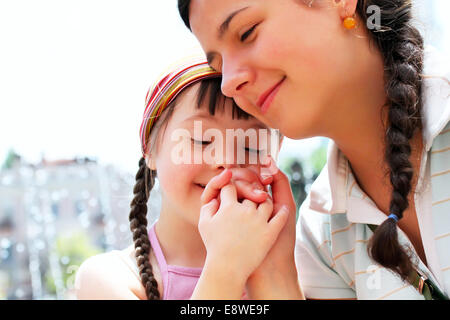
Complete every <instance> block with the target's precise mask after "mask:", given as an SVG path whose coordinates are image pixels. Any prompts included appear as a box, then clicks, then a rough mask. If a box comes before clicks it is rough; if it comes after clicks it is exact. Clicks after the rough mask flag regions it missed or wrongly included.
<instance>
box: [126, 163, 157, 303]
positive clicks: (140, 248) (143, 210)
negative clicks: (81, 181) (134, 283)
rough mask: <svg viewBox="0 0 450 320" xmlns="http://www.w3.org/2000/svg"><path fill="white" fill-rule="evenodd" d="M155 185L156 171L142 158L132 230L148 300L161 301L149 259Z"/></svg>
mask: <svg viewBox="0 0 450 320" xmlns="http://www.w3.org/2000/svg"><path fill="white" fill-rule="evenodd" d="M149 176H150V177H149ZM154 183H155V171H153V170H150V169H149V168H148V167H147V165H146V163H145V159H144V158H143V157H142V158H141V159H140V160H139V170H138V172H137V173H136V184H135V185H134V188H133V193H134V198H133V200H132V201H131V204H130V207H131V210H130V215H129V219H130V230H131V232H132V233H133V242H134V248H135V256H136V262H137V265H138V268H139V274H140V277H141V283H142V285H143V286H144V288H145V293H146V295H147V299H148V300H159V299H160V295H159V291H158V283H157V282H156V280H155V277H154V276H153V268H152V266H151V264H150V259H149V258H150V250H151V245H150V241H149V239H148V233H147V201H148V198H149V193H150V191H151V189H152V188H153V185H154Z"/></svg>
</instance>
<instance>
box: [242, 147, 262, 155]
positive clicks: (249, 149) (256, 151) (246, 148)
mask: <svg viewBox="0 0 450 320" xmlns="http://www.w3.org/2000/svg"><path fill="white" fill-rule="evenodd" d="M245 151H248V152H252V153H258V154H259V153H261V152H263V151H264V150H259V149H252V148H248V147H245Z"/></svg>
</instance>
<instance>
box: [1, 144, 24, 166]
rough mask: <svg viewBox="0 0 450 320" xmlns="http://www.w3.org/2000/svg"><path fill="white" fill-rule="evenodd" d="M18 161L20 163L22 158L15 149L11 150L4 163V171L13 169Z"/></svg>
mask: <svg viewBox="0 0 450 320" xmlns="http://www.w3.org/2000/svg"><path fill="white" fill-rule="evenodd" d="M17 161H20V156H19V155H18V154H17V153H16V152H15V151H14V150H13V149H9V151H8V153H7V154H6V157H5V160H4V161H3V164H2V170H6V169H11V168H12V167H13V166H14V163H16V162H17Z"/></svg>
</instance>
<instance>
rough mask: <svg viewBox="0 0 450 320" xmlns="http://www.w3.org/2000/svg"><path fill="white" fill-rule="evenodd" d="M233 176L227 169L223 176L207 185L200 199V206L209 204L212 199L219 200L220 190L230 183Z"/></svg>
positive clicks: (215, 178)
mask: <svg viewBox="0 0 450 320" xmlns="http://www.w3.org/2000/svg"><path fill="white" fill-rule="evenodd" d="M232 175H233V174H232V172H231V171H230V170H228V169H225V170H224V171H223V172H222V173H221V174H219V175H218V176H215V177H214V178H212V179H211V180H210V181H209V182H208V184H207V185H206V187H205V190H203V193H202V195H201V197H200V204H201V205H204V204H207V203H208V202H210V201H211V200H212V199H214V198H217V196H218V195H219V194H220V189H222V188H223V187H224V186H225V185H227V184H228V183H229V182H230V180H231V177H232Z"/></svg>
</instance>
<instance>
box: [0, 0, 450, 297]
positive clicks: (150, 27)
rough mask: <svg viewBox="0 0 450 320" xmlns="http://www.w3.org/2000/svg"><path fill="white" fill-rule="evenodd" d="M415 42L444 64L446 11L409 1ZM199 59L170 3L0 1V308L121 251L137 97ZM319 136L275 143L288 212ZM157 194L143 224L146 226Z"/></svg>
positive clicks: (40, 293) (422, 0)
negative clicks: (174, 67) (185, 60)
mask: <svg viewBox="0 0 450 320" xmlns="http://www.w3.org/2000/svg"><path fill="white" fill-rule="evenodd" d="M413 1H414V2H415V6H416V22H417V25H418V27H419V28H420V29H421V30H422V32H423V34H424V36H425V39H426V42H427V43H428V44H431V45H433V46H435V47H437V48H438V49H440V50H441V51H442V52H444V53H445V54H446V55H447V56H449V54H450V19H448V14H449V13H450V1H449V0H413ZM199 53H201V49H200V47H199V45H198V43H197V41H196V40H195V38H194V37H193V36H192V35H191V34H190V33H189V31H188V30H187V29H186V28H185V27H184V25H183V23H182V22H181V20H180V18H179V17H178V11H177V8H176V0H164V1H156V0H132V1H123V0H121V1H118V0H77V1H68V0H53V1H50V0H40V1H36V0H10V1H5V0H0V299H73V298H74V294H73V282H74V278H75V273H76V271H77V269H78V267H79V265H80V264H81V262H82V261H84V260H85V259H87V258H88V257H90V256H91V255H94V254H98V253H100V252H105V251H110V250H112V249H123V248H125V247H127V246H128V245H130V244H131V243H132V242H131V232H130V230H129V223H128V214H129V212H128V210H129V202H130V200H131V195H132V187H133V185H134V174H135V172H136V170H137V168H138V160H139V158H140V146H139V126H140V122H141V117H142V113H143V111H144V99H145V94H146V92H147V90H148V88H149V86H150V85H151V84H152V82H153V81H154V80H155V79H156V78H158V76H159V75H160V74H161V73H162V72H163V71H165V70H166V68H167V67H168V66H169V65H171V64H172V63H173V62H174V61H177V60H179V59H180V58H181V57H183V56H186V55H192V54H199ZM327 144H328V140H327V139H326V138H321V137H318V138H313V139H305V140H302V141H293V140H289V139H285V141H284V142H283V146H282V150H281V153H280V154H279V158H278V164H279V166H280V167H281V168H282V169H283V170H284V171H285V172H286V173H287V174H288V176H289V177H290V179H291V185H292V189H293V191H294V195H295V198H296V201H297V204H298V205H300V204H301V203H302V201H303V200H304V198H305V197H306V193H307V192H308V190H309V187H310V185H311V183H312V181H314V179H315V178H316V177H317V175H318V173H319V172H320V170H321V169H322V167H323V166H324V164H325V161H326V154H327ZM158 208H159V196H158V186H156V187H155V189H154V191H152V195H151V199H150V205H149V223H151V222H152V221H154V220H155V219H156V218H157V212H158Z"/></svg>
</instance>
